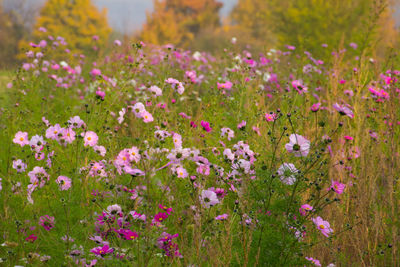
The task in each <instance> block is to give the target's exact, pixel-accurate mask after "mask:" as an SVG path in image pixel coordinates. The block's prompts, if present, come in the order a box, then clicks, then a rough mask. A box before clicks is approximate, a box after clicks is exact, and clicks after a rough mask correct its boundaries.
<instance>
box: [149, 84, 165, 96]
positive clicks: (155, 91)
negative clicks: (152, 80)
mask: <svg viewBox="0 0 400 267" xmlns="http://www.w3.org/2000/svg"><path fill="white" fill-rule="evenodd" d="M149 91H150V92H151V93H152V94H153V97H157V96H161V95H162V90H161V89H160V87H158V86H156V85H153V86H150V88H149Z"/></svg>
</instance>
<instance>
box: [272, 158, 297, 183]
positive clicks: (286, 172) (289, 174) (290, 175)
mask: <svg viewBox="0 0 400 267" xmlns="http://www.w3.org/2000/svg"><path fill="white" fill-rule="evenodd" d="M277 172H278V175H279V179H280V180H281V181H282V183H285V184H287V185H292V184H294V183H295V182H296V173H298V172H299V171H298V170H297V169H296V167H295V166H294V165H293V164H292V163H283V164H282V165H281V166H280V167H279V169H278V171H277Z"/></svg>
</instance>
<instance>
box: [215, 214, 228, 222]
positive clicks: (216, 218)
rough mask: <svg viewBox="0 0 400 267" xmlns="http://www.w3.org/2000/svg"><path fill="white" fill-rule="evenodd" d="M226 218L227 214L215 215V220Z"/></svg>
mask: <svg viewBox="0 0 400 267" xmlns="http://www.w3.org/2000/svg"><path fill="white" fill-rule="evenodd" d="M226 219H228V214H221V215H218V216H217V217H215V220H217V221H225V220H226Z"/></svg>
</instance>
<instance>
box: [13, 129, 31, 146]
mask: <svg viewBox="0 0 400 267" xmlns="http://www.w3.org/2000/svg"><path fill="white" fill-rule="evenodd" d="M13 142H14V143H15V144H18V145H20V146H21V147H23V146H25V145H28V144H29V140H28V133H27V132H21V131H19V132H17V133H16V134H15V137H14V139H13Z"/></svg>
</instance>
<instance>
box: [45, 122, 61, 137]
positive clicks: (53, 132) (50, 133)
mask: <svg viewBox="0 0 400 267" xmlns="http://www.w3.org/2000/svg"><path fill="white" fill-rule="evenodd" d="M62 129H63V128H61V126H60V124H58V123H57V124H56V125H54V126H50V127H49V128H48V129H47V130H46V138H47V139H53V140H58V139H59V137H60V136H61V132H62Z"/></svg>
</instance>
